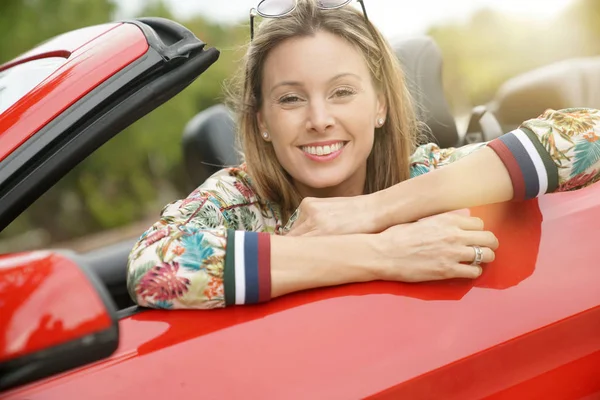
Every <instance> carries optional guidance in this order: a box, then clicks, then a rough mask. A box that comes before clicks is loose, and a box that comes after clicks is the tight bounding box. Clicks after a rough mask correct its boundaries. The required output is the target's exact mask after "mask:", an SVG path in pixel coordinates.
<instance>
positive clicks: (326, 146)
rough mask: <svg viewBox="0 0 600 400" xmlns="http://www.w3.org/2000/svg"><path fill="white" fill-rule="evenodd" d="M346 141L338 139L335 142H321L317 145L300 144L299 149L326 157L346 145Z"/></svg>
mask: <svg viewBox="0 0 600 400" xmlns="http://www.w3.org/2000/svg"><path fill="white" fill-rule="evenodd" d="M346 143H348V142H344V141H341V140H340V141H335V142H328V143H321V144H319V145H317V144H314V145H306V146H300V150H302V151H303V152H304V153H306V154H308V155H311V156H317V157H327V156H330V155H331V154H334V153H336V152H339V151H340V150H342V149H343V148H344V146H346Z"/></svg>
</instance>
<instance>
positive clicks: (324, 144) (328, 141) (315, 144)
mask: <svg viewBox="0 0 600 400" xmlns="http://www.w3.org/2000/svg"><path fill="white" fill-rule="evenodd" d="M340 142H341V143H343V144H344V145H346V143H348V141H347V140H327V141H325V142H312V143H305V144H301V145H300V146H298V147H300V148H302V147H305V146H314V147H317V146H331V145H332V144H336V143H340Z"/></svg>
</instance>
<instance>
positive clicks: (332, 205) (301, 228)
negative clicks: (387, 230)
mask: <svg viewBox="0 0 600 400" xmlns="http://www.w3.org/2000/svg"><path fill="white" fill-rule="evenodd" d="M373 201H374V199H373V198H372V197H370V195H362V196H355V197H330V198H323V199H320V198H314V197H306V198H304V199H303V200H302V202H301V203H300V206H299V207H298V209H297V210H296V212H295V213H294V215H292V218H290V221H289V222H288V223H287V225H286V227H285V228H284V231H287V230H288V229H289V231H288V232H287V233H286V235H287V236H324V235H348V234H351V233H374V232H377V224H376V221H375V207H376V205H375V204H374V202H373Z"/></svg>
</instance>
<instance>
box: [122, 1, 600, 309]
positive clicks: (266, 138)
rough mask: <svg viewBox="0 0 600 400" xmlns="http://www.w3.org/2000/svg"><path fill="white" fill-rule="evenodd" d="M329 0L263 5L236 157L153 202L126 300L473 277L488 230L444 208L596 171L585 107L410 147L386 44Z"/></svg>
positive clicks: (404, 104) (484, 254) (247, 70)
mask: <svg viewBox="0 0 600 400" xmlns="http://www.w3.org/2000/svg"><path fill="white" fill-rule="evenodd" d="M335 1H337V0H331V1H328V2H327V5H328V7H324V6H323V2H321V1H316V2H315V1H312V0H298V1H297V2H295V1H294V0H265V1H262V2H261V3H260V4H262V5H263V6H264V5H265V3H269V4H270V5H273V4H272V3H277V4H276V5H277V6H279V7H282V6H286V7H287V8H286V7H284V8H285V9H287V10H292V11H289V12H287V13H285V15H281V16H279V17H277V18H268V19H265V20H264V21H263V22H262V24H261V25H260V27H259V28H258V30H257V32H256V34H255V35H254V37H253V40H252V41H251V43H250V45H249V48H248V51H247V54H246V58H245V62H244V63H243V66H242V70H241V73H240V81H239V85H238V86H239V87H238V88H237V91H236V90H234V91H233V95H232V96H231V98H232V103H233V105H234V108H235V109H236V112H237V117H238V135H239V139H240V143H241V146H242V150H243V153H244V157H245V163H244V164H243V165H241V166H239V167H236V168H228V169H224V170H222V171H220V172H218V173H216V174H215V175H213V176H212V177H210V178H209V179H208V180H207V181H206V182H205V183H204V184H203V185H201V186H200V187H199V188H198V189H197V190H195V191H194V192H193V193H191V194H190V195H189V196H188V197H187V198H186V199H184V200H179V201H176V202H174V203H172V204H170V205H168V206H167V207H165V208H164V210H163V212H162V216H161V219H160V220H159V221H158V222H157V223H155V224H154V225H153V226H152V227H151V228H150V229H149V230H148V231H147V232H146V233H144V234H143V235H142V237H141V238H140V240H139V242H138V243H137V244H136V246H135V248H134V249H133V251H132V252H131V254H130V258H129V269H128V289H129V292H130V294H131V296H132V298H133V299H134V300H135V301H136V302H137V303H138V304H140V305H143V306H150V307H157V308H214V307H223V306H226V305H233V304H249V303H257V302H262V301H267V300H269V299H271V298H272V297H277V296H281V295H284V294H287V293H290V292H295V291H299V290H304V289H309V288H317V287H323V286H331V285H339V284H344V283H351V282H364V281H371V280H390V281H403V282H420V281H428V280H442V279H451V278H468V279H475V278H477V277H479V276H480V274H481V273H482V267H481V265H482V263H483V264H485V263H488V262H491V261H493V260H494V257H495V254H494V251H495V250H496V248H497V247H498V240H497V239H496V237H495V236H494V234H493V233H492V232H489V231H486V230H484V227H483V224H482V221H481V220H480V219H478V218H472V217H466V216H461V215H458V214H455V213H451V214H447V213H446V212H448V211H452V210H458V209H461V208H467V207H473V206H478V205H484V204H490V203H497V202H503V201H508V200H511V199H513V200H523V199H527V198H533V197H536V196H538V195H543V194H545V193H548V192H552V191H557V190H570V189H577V188H580V187H583V186H586V185H588V184H591V183H592V182H594V181H596V180H597V179H598V177H599V175H598V170H600V156H598V154H600V151H599V148H598V143H600V141H597V140H596V139H597V138H598V136H597V135H598V133H600V113H599V112H598V111H595V110H586V109H571V110H563V111H552V110H549V111H548V112H546V113H545V114H544V115H542V116H541V117H539V118H538V119H532V120H529V121H526V122H524V123H523V124H522V125H521V127H520V128H519V129H517V130H516V131H514V132H510V133H508V134H506V135H504V136H501V137H500V138H499V139H496V140H494V141H492V142H490V143H487V144H476V145H470V146H467V147H463V148H460V149H453V148H451V149H440V148H439V147H438V146H437V145H435V144H426V145H422V146H419V147H417V146H416V145H415V142H416V137H417V135H418V123H417V122H416V120H415V116H414V111H413V105H412V102H411V99H410V96H409V94H408V90H407V87H406V85H405V83H404V78H403V73H402V70H401V68H400V66H399V64H398V61H397V60H396V58H395V56H394V54H393V52H392V50H391V48H390V46H389V44H388V43H387V42H386V41H385V40H384V38H383V37H382V35H381V34H380V33H379V31H378V30H377V29H376V28H375V27H374V26H373V25H372V24H371V23H370V22H369V21H368V20H367V18H366V15H365V14H364V13H361V12H360V11H358V10H356V9H354V8H352V7H348V6H346V5H347V4H348V3H349V1H347V0H339V1H338V3H336V4H337V7H333V6H336V4H332V2H335ZM283 3H285V4H283ZM467 156H468V157H467ZM558 166H560V169H559V168H558Z"/></svg>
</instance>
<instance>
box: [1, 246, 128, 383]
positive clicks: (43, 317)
mask: <svg viewBox="0 0 600 400" xmlns="http://www.w3.org/2000/svg"><path fill="white" fill-rule="evenodd" d="M118 343H119V328H118V319H117V317H116V310H115V306H114V304H113V302H112V300H111V299H110V296H109V294H108V292H107V291H106V289H105V288H104V287H103V285H102V284H101V283H100V282H99V281H98V280H97V279H96V277H95V276H94V275H93V274H91V273H90V272H89V271H87V270H86V269H85V268H84V267H82V266H80V265H78V264H77V263H76V262H75V261H73V259H71V258H69V257H68V256H67V255H65V254H62V253H60V252H55V251H38V252H31V253H20V254H9V255H2V256H0V391H1V390H6V389H9V388H12V387H15V386H18V385H23V384H25V383H28V382H32V381H34V380H38V379H42V378H45V377H48V376H51V375H54V374H57V373H59V372H63V371H67V370H69V369H72V368H75V367H79V366H82V365H85V364H89V363H92V362H94V361H98V360H100V359H103V358H105V357H108V356H110V355H111V354H112V353H113V352H114V351H115V350H116V349H117V346H118Z"/></svg>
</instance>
